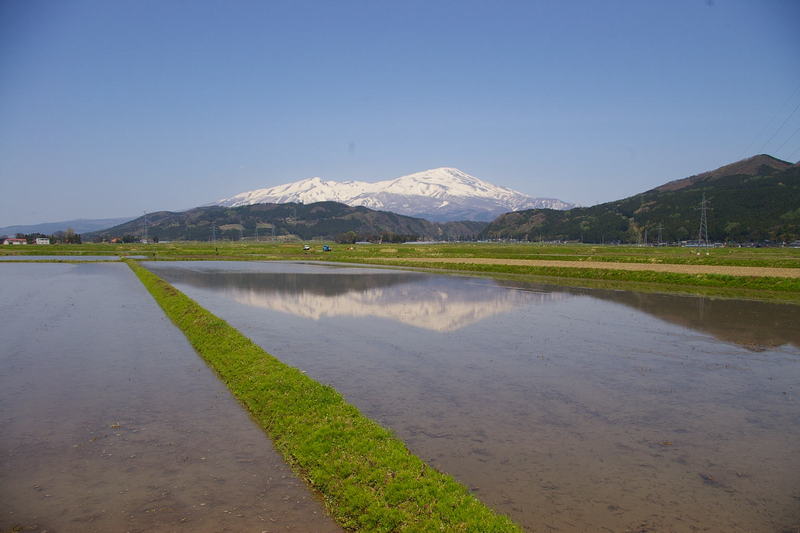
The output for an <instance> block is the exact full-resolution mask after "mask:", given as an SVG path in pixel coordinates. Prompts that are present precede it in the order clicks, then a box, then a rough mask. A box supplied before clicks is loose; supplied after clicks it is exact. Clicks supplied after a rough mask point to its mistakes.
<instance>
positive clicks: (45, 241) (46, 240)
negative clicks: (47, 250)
mask: <svg viewBox="0 0 800 533" xmlns="http://www.w3.org/2000/svg"><path fill="white" fill-rule="evenodd" d="M36 244H50V239H49V238H47V237H36Z"/></svg>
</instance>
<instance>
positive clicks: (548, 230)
mask: <svg viewBox="0 0 800 533" xmlns="http://www.w3.org/2000/svg"><path fill="white" fill-rule="evenodd" d="M703 195H705V198H706V200H707V201H708V206H709V210H708V211H707V213H708V236H709V239H710V240H714V241H736V242H746V241H763V240H772V241H793V240H796V239H800V165H798V164H794V165H793V164H792V163H788V162H786V161H781V160H780V159H776V158H774V157H771V156H768V155H764V154H762V155H757V156H754V157H751V158H748V159H744V160H742V161H738V162H736V163H732V164H730V165H726V166H724V167H720V168H718V169H717V170H713V171H711V172H704V173H702V174H697V175H695V176H690V177H688V178H683V179H679V180H675V181H671V182H669V183H666V184H664V185H662V186H660V187H656V188H655V189H652V190H649V191H646V192H643V193H640V194H637V195H635V196H631V197H629V198H624V199H622V200H617V201H614V202H607V203H604V204H598V205H595V206H592V207H579V208H574V209H570V210H569V211H554V210H551V209H531V210H527V211H518V212H514V213H506V214H504V215H501V216H499V217H498V218H496V219H495V220H494V221H493V222H492V223H491V224H489V226H488V227H487V228H486V229H485V230H484V231H483V233H482V235H481V236H482V237H483V238H490V239H521V240H540V239H543V240H572V241H577V240H580V241H583V242H593V243H600V242H614V241H620V242H642V241H643V239H644V234H645V232H647V240H648V242H656V241H657V239H658V235H659V228H660V233H661V239H662V241H665V242H668V241H673V242H674V241H682V240H694V239H697V237H698V230H699V226H700V203H701V201H702V198H703Z"/></svg>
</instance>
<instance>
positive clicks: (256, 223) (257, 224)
mask: <svg viewBox="0 0 800 533" xmlns="http://www.w3.org/2000/svg"><path fill="white" fill-rule="evenodd" d="M256 242H258V222H256Z"/></svg>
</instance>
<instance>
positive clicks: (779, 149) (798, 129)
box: [775, 126, 800, 153]
mask: <svg viewBox="0 0 800 533" xmlns="http://www.w3.org/2000/svg"><path fill="white" fill-rule="evenodd" d="M798 131H800V126H798V127H797V129H796V130H794V133H792V134H791V135H789V136H788V137H787V138H786V140H785V141H783V144H782V145H780V146H779V147H778V149H777V150H775V153H778V152H780V151H781V149H782V148H783V147H784V146H786V143H788V142H789V141H791V140H792V138H793V137H794V136H795V135H797V132H798Z"/></svg>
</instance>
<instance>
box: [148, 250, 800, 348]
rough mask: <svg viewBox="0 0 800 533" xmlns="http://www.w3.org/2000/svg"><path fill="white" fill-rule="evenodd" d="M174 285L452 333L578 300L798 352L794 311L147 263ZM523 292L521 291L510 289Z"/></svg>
mask: <svg viewBox="0 0 800 533" xmlns="http://www.w3.org/2000/svg"><path fill="white" fill-rule="evenodd" d="M147 266H148V268H152V269H153V270H154V271H156V272H157V273H159V274H161V275H163V276H164V277H165V278H166V279H168V280H169V281H171V282H174V283H184V284H188V285H191V286H194V287H199V288H203V289H206V290H212V291H219V292H223V293H224V294H226V295H227V296H228V297H230V298H231V299H233V300H235V301H236V302H239V303H242V304H245V305H250V306H254V307H260V308H264V309H272V310H275V311H279V312H283V313H288V314H291V315H294V316H300V317H303V318H308V319H311V320H320V319H322V318H326V317H381V318H386V319H390V320H395V321H398V322H401V323H403V324H408V325H411V326H415V327H419V328H424V329H428V330H431V331H442V332H444V331H456V330H458V329H461V328H464V327H465V326H468V325H471V324H475V323H477V322H479V321H480V320H483V319H485V318H488V317H490V316H493V315H498V314H500V313H505V312H510V311H512V310H513V309H515V308H520V307H522V306H526V305H531V304H546V303H548V302H555V301H560V300H564V299H566V298H570V297H571V296H574V295H577V294H580V295H583V296H591V297H592V298H595V299H598V300H605V301H612V302H615V303H617V304H622V305H625V306H626V307H630V308H633V309H636V310H637V311H640V312H643V313H646V314H648V315H651V316H655V317H657V318H659V319H661V320H663V321H666V322H669V323H672V324H676V325H678V326H681V327H685V328H689V329H692V330H695V331H700V332H703V333H706V334H709V335H712V336H714V337H715V338H717V339H719V340H721V341H724V342H729V343H735V344H738V345H740V346H744V347H746V348H748V349H750V350H763V349H767V348H774V347H777V346H782V345H786V344H791V345H794V346H795V347H798V346H800V330H798V328H797V324H798V323H800V306H797V305H786V304H774V303H767V302H753V301H746V300H717V299H712V298H700V297H686V296H676V295H668V294H647V293H637V292H630V291H609V290H596V289H570V288H564V287H562V288H557V287H553V286H543V285H539V284H531V283H524V282H519V281H508V280H496V281H495V280H488V279H475V278H464V277H456V276H441V275H434V276H431V275H427V274H421V273H418V272H408V271H397V270H379V269H358V268H352V267H350V268H348V267H340V266H339V267H330V266H324V265H307V264H297V263H288V262H270V263H256V262H237V263H230V262H226V263H218V262H205V263H194V262H193V263H180V264H170V263H148V264H147ZM520 288H525V289H526V290H516V289H520Z"/></svg>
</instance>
